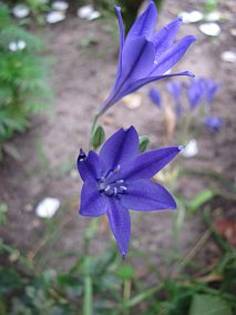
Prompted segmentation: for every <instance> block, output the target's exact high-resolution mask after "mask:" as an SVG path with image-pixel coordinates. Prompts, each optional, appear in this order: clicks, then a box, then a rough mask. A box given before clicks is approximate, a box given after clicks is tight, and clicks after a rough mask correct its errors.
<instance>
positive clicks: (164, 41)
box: [152, 17, 182, 56]
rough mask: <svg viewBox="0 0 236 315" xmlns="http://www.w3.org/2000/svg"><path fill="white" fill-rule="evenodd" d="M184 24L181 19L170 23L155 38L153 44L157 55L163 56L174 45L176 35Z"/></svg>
mask: <svg viewBox="0 0 236 315" xmlns="http://www.w3.org/2000/svg"><path fill="white" fill-rule="evenodd" d="M181 24H182V19H181V18H179V17H178V18H176V19H175V20H174V21H172V22H170V23H169V24H167V25H166V26H164V27H163V28H162V29H161V30H160V31H159V32H158V33H156V34H155V35H154V36H153V39H152V41H153V44H154V47H155V49H156V55H157V56H158V55H160V54H162V53H163V52H164V51H166V49H168V48H169V47H170V45H172V44H173V41H174V40H175V37H176V34H177V32H178V30H179V28H180V26H181Z"/></svg>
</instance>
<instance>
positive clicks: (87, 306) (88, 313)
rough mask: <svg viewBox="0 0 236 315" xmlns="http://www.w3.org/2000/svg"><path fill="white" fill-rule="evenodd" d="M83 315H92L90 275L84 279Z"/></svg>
mask: <svg viewBox="0 0 236 315" xmlns="http://www.w3.org/2000/svg"><path fill="white" fill-rule="evenodd" d="M83 315H93V286H92V279H91V277H90V275H86V276H85V277H84V304H83Z"/></svg>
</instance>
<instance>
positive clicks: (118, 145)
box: [77, 127, 180, 256]
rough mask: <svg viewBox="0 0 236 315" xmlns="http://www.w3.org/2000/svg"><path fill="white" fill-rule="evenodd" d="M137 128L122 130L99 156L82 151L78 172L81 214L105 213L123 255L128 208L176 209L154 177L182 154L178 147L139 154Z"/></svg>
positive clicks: (103, 147)
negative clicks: (80, 183)
mask: <svg viewBox="0 0 236 315" xmlns="http://www.w3.org/2000/svg"><path fill="white" fill-rule="evenodd" d="M138 147H139V140H138V134H137V132H136V130H135V128H134V127H130V128H129V129H127V130H124V129H119V130H118V131H117V132H116V133H115V134H113V135H112V136H111V137H110V138H109V139H108V140H107V141H106V142H105V143H104V144H103V146H102V148H101V150H100V153H99V154H97V153H96V152H94V151H90V152H89V153H88V155H86V154H85V153H84V152H83V151H82V150H81V152H80V155H79V157H78V162H77V166H78V170H79V173H80V176H81V178H82V180H83V182H84V183H83V187H82V192H81V203H80V214H81V215H83V216H89V217H97V216H100V215H103V214H106V215H107V217H108V220H109V224H110V227H111V230H112V233H113V235H114V237H115V239H116V242H117V244H118V247H119V250H120V252H121V254H122V255H123V256H125V255H126V254H127V252H128V245H129V240H130V215H129V211H128V210H129V209H132V210H137V211H140V210H143V211H154V210H163V209H175V208H176V203H175V200H174V199H173V197H172V196H171V194H170V193H169V192H168V191H167V190H166V189H165V188H164V187H162V186H161V185H160V184H157V183H154V182H153V181H152V180H151V178H152V177H153V176H154V175H155V174H156V173H157V172H158V171H160V170H161V169H162V168H163V167H165V166H166V165H167V164H168V163H169V162H170V161H171V160H172V159H173V158H174V157H175V156H176V155H177V154H178V153H179V152H180V148H179V147H166V148H161V149H158V150H153V151H148V152H145V153H140V152H139V149H138Z"/></svg>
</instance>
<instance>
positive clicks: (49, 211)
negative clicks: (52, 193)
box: [36, 197, 60, 218]
mask: <svg viewBox="0 0 236 315" xmlns="http://www.w3.org/2000/svg"><path fill="white" fill-rule="evenodd" d="M59 207H60V201H59V200H58V199H56V198H51V197H47V198H45V199H43V200H42V201H41V202H40V203H39V204H38V206H37V208H36V214H37V216H39V217H40V218H52V217H53V216H54V215H55V213H56V212H57V210H58V209H59Z"/></svg>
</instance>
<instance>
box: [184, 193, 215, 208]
mask: <svg viewBox="0 0 236 315" xmlns="http://www.w3.org/2000/svg"><path fill="white" fill-rule="evenodd" d="M214 196H215V193H214V192H213V191H212V190H203V191H201V192H200V193H199V194H198V195H197V196H196V197H194V198H193V199H192V200H191V201H190V202H188V204H187V207H188V209H190V210H191V211H192V212H195V211H197V210H198V209H199V208H200V207H201V206H202V205H203V204H204V203H206V202H207V201H210V200H211V199H212V198H213V197H214Z"/></svg>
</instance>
